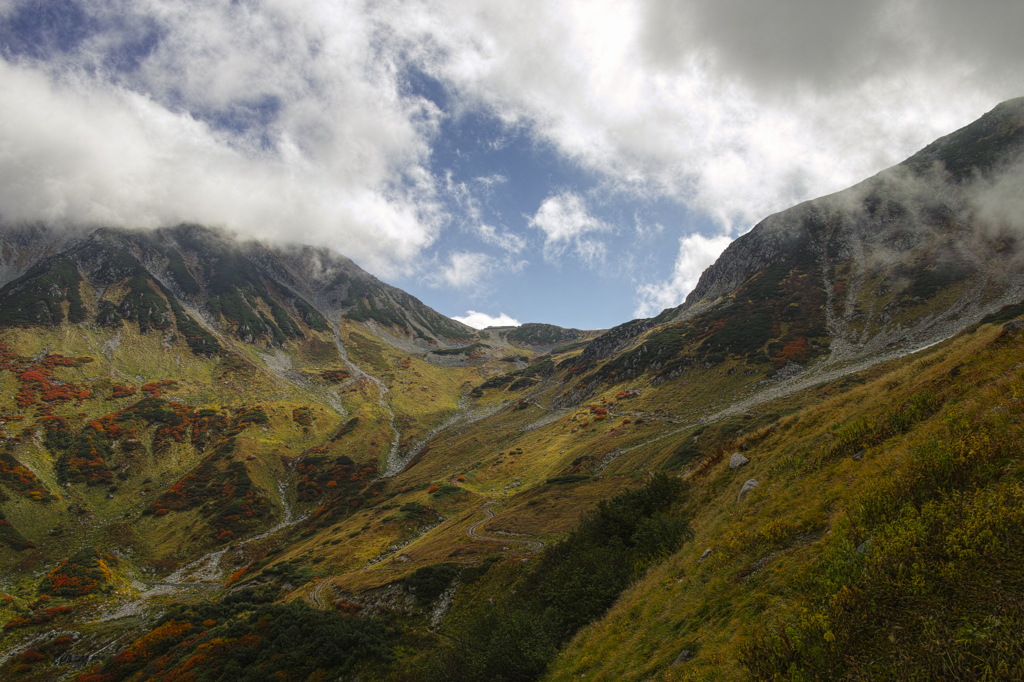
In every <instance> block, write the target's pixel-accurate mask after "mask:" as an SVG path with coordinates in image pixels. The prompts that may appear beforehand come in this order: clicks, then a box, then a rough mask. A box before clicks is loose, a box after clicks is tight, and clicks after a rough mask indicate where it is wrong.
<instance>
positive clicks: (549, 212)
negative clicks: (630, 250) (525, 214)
mask: <svg viewBox="0 0 1024 682" xmlns="http://www.w3.org/2000/svg"><path fill="white" fill-rule="evenodd" d="M529 223H530V227H534V228H537V229H538V230H541V231H542V232H543V233H544V259H545V260H547V261H551V262H557V261H558V260H559V259H561V257H562V255H563V254H564V253H565V251H566V249H567V248H569V247H573V249H574V251H575V253H576V255H577V257H579V259H580V260H582V261H583V262H584V263H587V264H588V265H593V264H595V263H597V262H600V261H602V260H604V256H605V253H606V251H607V249H606V247H605V245H604V242H602V241H600V240H597V239H594V238H593V237H591V236H590V234H591V233H593V232H608V231H610V229H611V227H610V226H609V225H607V224H605V223H604V222H602V221H600V220H598V219H597V218H595V217H593V216H591V215H590V214H589V213H588V212H587V207H586V204H584V203H583V198H582V197H580V196H579V195H578V194H576V193H574V192H562V193H561V194H556V195H554V196H550V197H548V198H547V199H545V200H544V201H543V202H542V203H541V205H540V208H538V209H537V212H536V213H535V214H534V215H533V217H532V218H530V220H529Z"/></svg>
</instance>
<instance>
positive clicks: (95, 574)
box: [39, 547, 120, 598]
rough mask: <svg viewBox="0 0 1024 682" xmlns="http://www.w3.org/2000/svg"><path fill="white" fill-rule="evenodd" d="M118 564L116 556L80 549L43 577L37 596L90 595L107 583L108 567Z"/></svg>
mask: <svg viewBox="0 0 1024 682" xmlns="http://www.w3.org/2000/svg"><path fill="white" fill-rule="evenodd" d="M118 563H120V560H119V559H118V558H117V557H115V556H112V555H110V554H107V553H105V552H101V551H99V550H98V549H94V548H92V547H88V548H86V549H83V550H80V551H79V552H77V553H76V554H75V555H74V556H71V557H69V558H67V559H65V560H64V561H62V562H60V563H59V564H58V565H57V567H56V568H55V569H53V570H52V571H50V572H49V573H47V574H46V577H45V578H43V581H42V583H41V584H40V586H39V594H45V595H49V596H51V597H68V598H75V597H81V596H84V595H87V594H92V593H93V592H95V591H96V590H98V589H101V588H103V587H104V586H106V585H107V584H108V583H109V582H110V580H111V578H112V577H113V570H112V567H114V566H116V565H117V564H118Z"/></svg>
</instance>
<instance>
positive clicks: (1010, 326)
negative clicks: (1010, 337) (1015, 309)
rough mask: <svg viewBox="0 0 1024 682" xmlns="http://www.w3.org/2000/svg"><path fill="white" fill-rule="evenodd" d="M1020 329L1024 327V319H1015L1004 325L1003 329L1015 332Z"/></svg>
mask: <svg viewBox="0 0 1024 682" xmlns="http://www.w3.org/2000/svg"><path fill="white" fill-rule="evenodd" d="M1018 329H1024V320H1014V321H1013V322H1007V323H1006V324H1004V325H1003V331H1008V332H1015V331H1017V330H1018Z"/></svg>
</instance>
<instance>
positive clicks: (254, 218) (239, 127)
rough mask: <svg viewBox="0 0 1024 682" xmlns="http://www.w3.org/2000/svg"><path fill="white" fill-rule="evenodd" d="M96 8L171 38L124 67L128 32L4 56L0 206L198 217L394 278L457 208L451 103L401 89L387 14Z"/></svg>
mask: <svg viewBox="0 0 1024 682" xmlns="http://www.w3.org/2000/svg"><path fill="white" fill-rule="evenodd" d="M85 6H86V8H87V9H88V10H89V11H91V12H93V13H94V15H95V16H97V17H99V18H100V20H103V19H104V18H106V19H109V18H110V17H111V16H113V15H115V14H117V15H118V16H120V15H121V14H123V15H124V17H126V18H125V20H124V21H123V22H122V23H123V24H124V25H125V26H131V25H134V24H137V23H139V22H141V21H142V20H143V19H144V20H145V21H149V22H152V24H153V25H154V26H155V27H156V29H157V30H159V32H160V33H161V38H160V40H159V42H158V43H157V46H156V48H155V49H154V50H153V51H152V52H151V53H149V54H148V55H147V56H146V57H145V58H144V59H142V60H141V62H140V64H139V66H138V68H137V69H134V70H129V71H126V72H124V73H112V72H111V71H110V69H109V68H107V67H106V66H105V61H104V60H105V59H106V58H107V57H108V56H109V55H110V54H115V53H117V50H118V49H120V47H119V40H122V39H127V38H125V36H123V35H121V34H120V33H119V32H118V31H119V30H120V29H117V28H112V29H111V30H110V31H107V32H103V33H99V34H96V35H93V36H92V37H90V38H88V39H87V40H86V41H85V42H84V43H83V44H82V45H80V46H79V48H78V49H77V50H76V51H72V52H70V53H68V54H64V55H62V54H58V55H56V56H54V57H53V58H52V59H51V60H50V61H48V62H38V61H32V60H25V59H22V60H14V61H11V60H3V59H0V119H2V120H0V149H2V150H3V151H2V153H0V181H2V182H3V186H2V187H0V217H2V218H3V219H5V220H34V219H43V220H48V221H51V222H56V223H62V222H63V223H102V224H114V225H126V226H154V225H165V224H170V223H175V222H178V221H185V220H191V221H199V222H203V223H208V224H214V225H223V226H227V227H230V228H234V229H237V230H239V231H242V232H244V233H246V234H251V235H255V236H260V237H271V238H277V239H281V240H285V241H294V240H300V241H303V242H306V243H313V244H320V245H326V246H330V247H333V248H335V249H337V250H339V251H341V252H343V253H345V254H347V255H349V256H351V257H353V258H355V259H357V260H358V261H359V262H360V263H362V264H363V265H365V266H366V267H368V268H370V269H371V270H373V271H374V272H375V273H377V274H379V275H381V276H392V275H395V274H398V273H400V272H407V271H408V270H409V269H410V268H415V260H416V258H417V257H418V256H419V255H420V253H421V252H422V250H423V249H424V248H426V247H428V246H429V245H431V244H432V243H433V242H434V240H435V239H436V237H437V235H438V233H439V231H440V230H441V228H442V226H443V225H444V224H445V222H446V220H447V216H446V214H445V212H444V210H443V208H442V206H441V203H440V201H439V199H438V197H437V190H436V187H435V184H436V183H435V180H434V178H433V177H432V176H431V174H430V173H429V172H427V171H426V164H427V162H428V160H429V154H430V144H431V139H432V138H433V136H434V135H435V134H436V131H437V126H438V122H439V120H440V116H441V113H440V111H439V110H438V109H437V108H436V106H434V105H433V104H432V103H430V102H429V101H427V100H424V99H422V98H419V97H414V96H403V95H401V94H400V91H401V87H400V85H401V83H400V80H401V79H400V78H399V75H398V74H397V73H396V69H395V66H396V65H395V63H394V61H393V60H392V57H393V55H390V54H384V55H383V56H382V58H376V57H379V56H380V55H378V54H377V52H376V50H377V49H378V47H379V45H378V44H379V38H378V35H377V32H378V30H379V26H378V25H377V24H376V23H375V21H374V20H373V18H372V17H370V16H366V15H362V14H360V13H359V12H345V11H342V12H339V11H337V10H335V9H334V7H333V5H328V4H325V3H306V4H302V5H292V4H288V5H284V4H280V3H265V4H263V5H260V6H250V5H248V4H245V3H231V4H230V5H229V4H217V5H212V6H202V5H196V4H194V3H183V2H170V1H164V0H148V1H145V0H144V1H142V2H138V3H132V4H126V3H118V2H108V3H99V2H91V3H86V5H85ZM112 25H113V24H112ZM118 25H119V24H118ZM124 30H125V31H127V30H128V29H124Z"/></svg>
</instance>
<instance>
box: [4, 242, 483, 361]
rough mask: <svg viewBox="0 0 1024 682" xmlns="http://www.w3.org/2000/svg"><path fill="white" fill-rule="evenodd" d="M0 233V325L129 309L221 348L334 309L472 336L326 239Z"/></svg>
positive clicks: (100, 317) (298, 333)
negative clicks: (224, 337) (270, 241)
mask: <svg viewBox="0 0 1024 682" xmlns="http://www.w3.org/2000/svg"><path fill="white" fill-rule="evenodd" d="M0 241H2V245H3V255H4V265H5V267H6V272H8V273H18V274H20V276H18V277H16V278H14V279H12V280H11V281H9V282H7V283H6V284H5V285H4V287H3V288H2V289H0V325H16V326H29V325H53V324H59V323H60V322H62V321H63V320H65V319H67V320H68V321H70V322H94V323H96V324H99V325H107V326H109V325H113V324H117V323H119V322H120V321H121V320H128V321H130V322H134V323H137V324H138V327H139V330H140V331H141V332H143V333H148V332H150V331H159V332H162V333H165V334H176V335H180V336H182V337H184V338H185V339H186V340H187V342H188V345H189V347H190V348H191V349H192V351H193V352H195V353H200V354H210V353H215V352H217V350H218V348H219V346H220V344H219V342H218V340H217V337H218V336H219V335H220V334H229V335H231V336H234V337H235V338H237V339H239V340H242V341H245V342H247V343H259V344H263V345H274V344H277V345H280V344H281V343H284V342H285V341H286V340H288V339H302V338H305V336H306V335H307V333H308V332H309V331H310V330H316V331H329V330H330V329H331V323H330V322H329V321H328V320H329V319H330V320H337V319H338V318H339V317H344V318H348V319H351V320H356V321H360V322H374V323H377V324H379V325H382V326H384V327H387V328H390V329H391V330H392V331H393V332H394V333H397V334H404V335H407V336H410V337H413V338H415V339H418V340H420V341H424V342H426V343H429V344H437V343H440V344H442V345H446V344H448V343H449V342H452V341H456V342H458V341H467V340H471V339H475V338H476V332H475V330H473V329H472V328H470V327H468V326H466V325H464V324H462V323H461V322H458V321H456V320H452V319H450V318H448V317H445V316H444V315H441V314H440V313H438V312H437V311H435V310H433V309H431V308H429V307H428V306H426V305H424V304H423V303H421V302H420V301H419V300H418V299H416V298H415V297H413V296H410V295H409V294H407V293H405V292H403V291H401V290H399V289H397V288H395V287H392V286H390V285H387V284H385V283H383V282H381V281H380V280H378V279H377V278H376V277H373V276H372V275H370V274H369V273H367V272H366V271H364V270H363V269H361V268H360V267H359V266H357V265H356V264H355V263H353V262H352V261H351V260H349V259H348V258H345V257H344V256H342V255H340V254H337V253H334V252H332V251H330V250H329V249H324V248H316V247H311V246H269V245H267V244H264V243H262V242H258V241H243V240H240V239H238V238H237V237H235V236H234V235H232V234H231V233H228V232H226V231H223V230H215V229H211V228H207V227H202V226H198V225H179V226H177V227H172V228H162V229H157V230H152V231H144V230H126V229H114V228H100V229H96V230H94V231H92V232H90V233H78V234H76V233H70V234H62V233H60V232H58V231H55V230H51V229H46V228H8V229H6V230H4V231H3V232H0Z"/></svg>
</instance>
